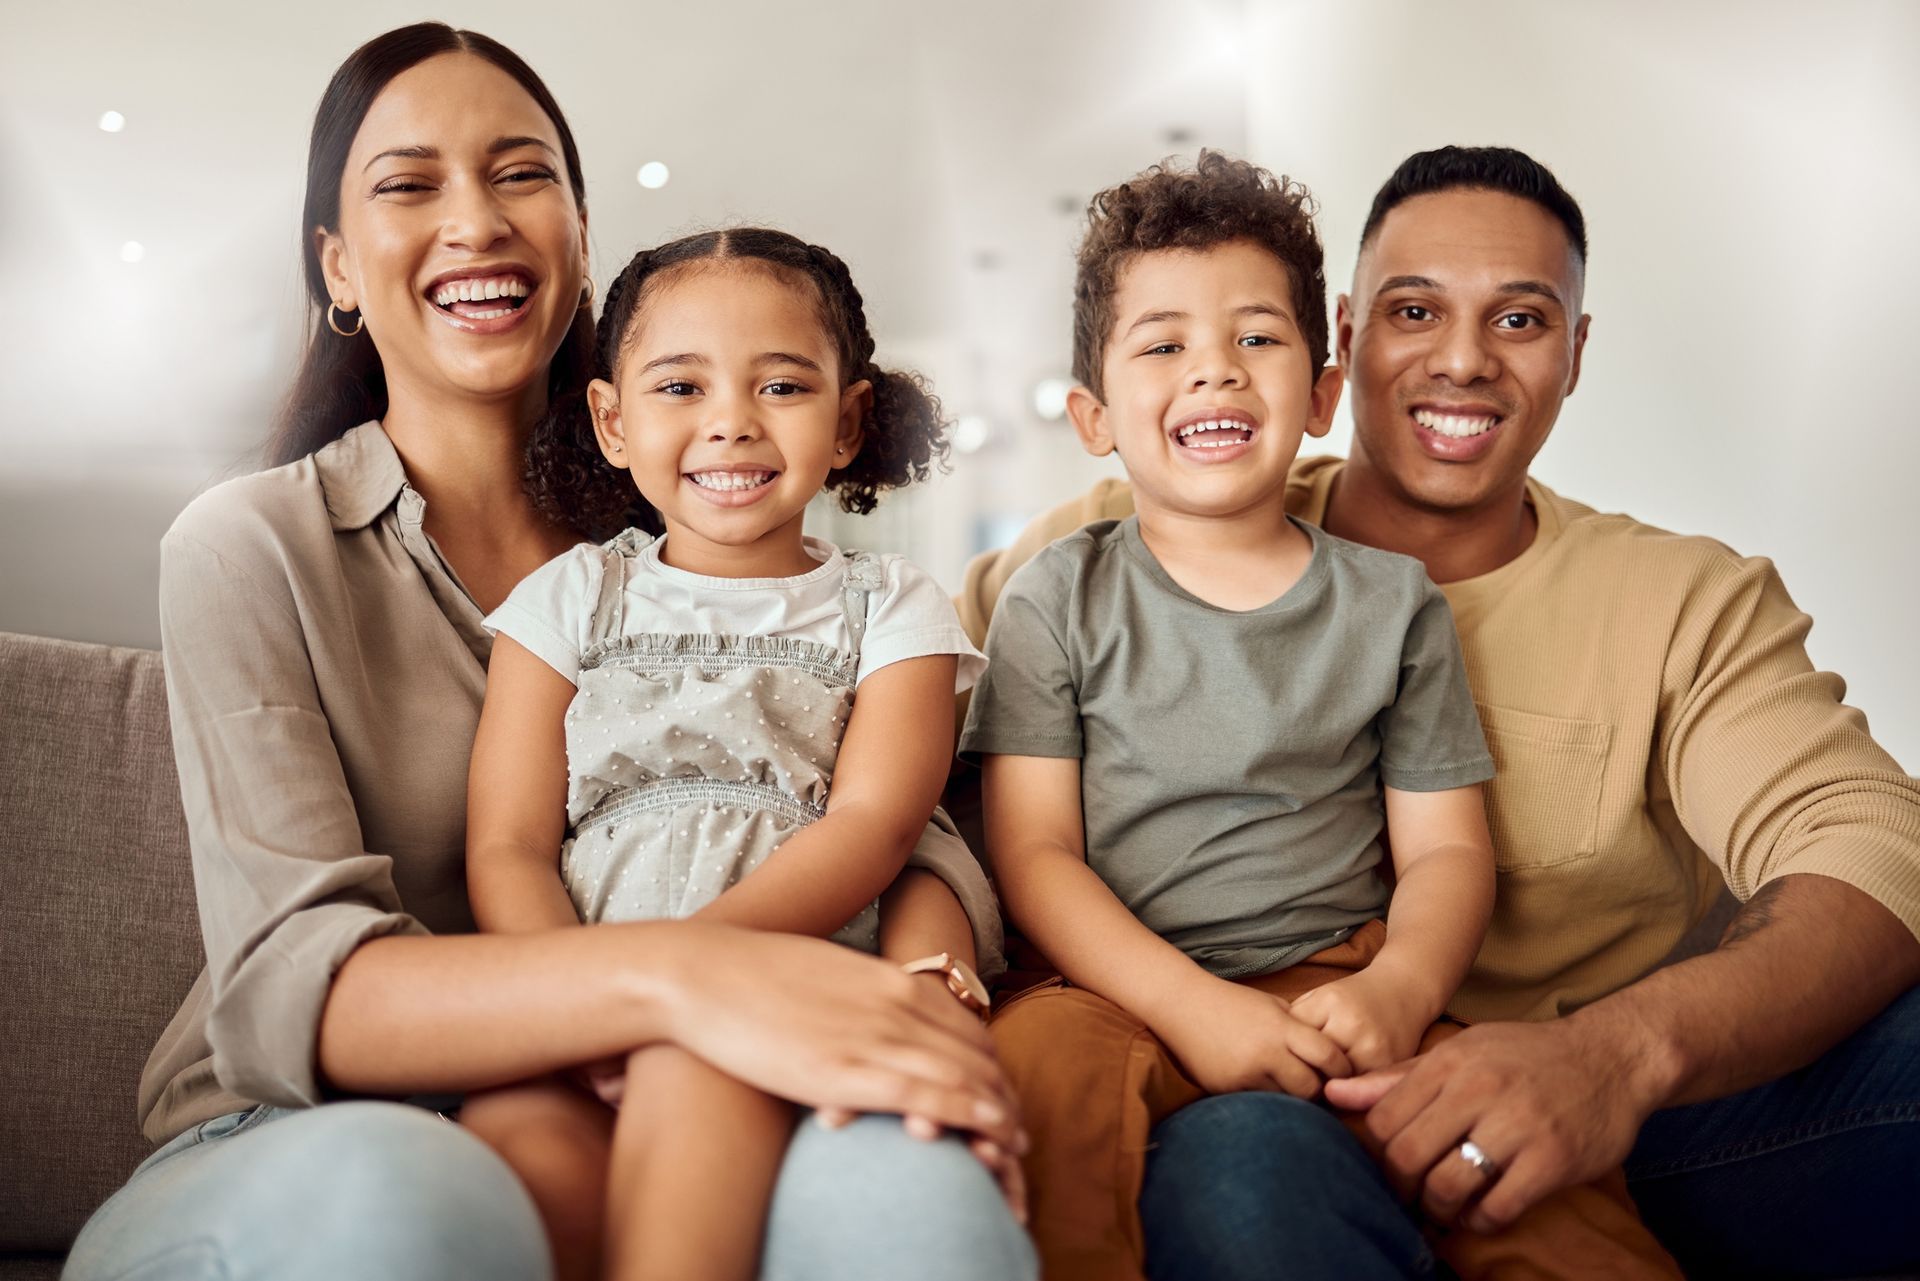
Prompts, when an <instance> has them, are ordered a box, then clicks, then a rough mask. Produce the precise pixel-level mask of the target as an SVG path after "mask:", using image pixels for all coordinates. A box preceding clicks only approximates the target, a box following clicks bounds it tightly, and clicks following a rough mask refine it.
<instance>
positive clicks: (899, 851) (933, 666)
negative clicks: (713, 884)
mask: <svg viewBox="0 0 1920 1281" xmlns="http://www.w3.org/2000/svg"><path fill="white" fill-rule="evenodd" d="M956 667H957V660H955V659H954V658H953V657H952V656H951V655H946V654H934V655H928V656H925V657H921V658H910V659H905V660H903V661H901V662H898V663H891V664H889V665H887V666H886V667H883V668H881V669H880V670H879V671H877V672H874V673H873V674H872V675H871V676H868V677H867V678H866V679H865V680H863V681H861V682H860V692H859V694H858V696H857V697H855V699H854V701H853V713H852V715H851V716H850V717H849V718H848V720H847V733H846V738H845V740H844V741H843V742H842V743H841V745H840V756H839V760H838V762H837V763H836V765H835V767H834V771H833V791H832V794H831V796H830V797H829V799H828V801H827V812H826V815H825V816H824V817H822V818H821V819H820V821H819V822H817V823H814V824H812V825H811V826H809V827H807V828H806V829H805V830H803V831H800V832H797V833H795V834H794V835H793V836H792V837H791V838H790V839H789V840H788V841H787V842H786V843H785V844H784V845H782V846H781V847H780V848H779V849H778V850H777V851H775V853H774V854H773V856H772V857H770V858H769V859H767V861H766V863H765V864H763V865H762V866H761V867H760V868H759V869H758V870H756V871H755V872H754V873H753V875H751V876H748V877H745V878H743V879H742V880H741V881H740V883H739V884H737V885H735V886H733V887H732V888H730V889H728V890H727V891H726V892H725V893H723V894H722V895H721V896H720V897H719V898H717V899H715V900H714V901H713V902H712V903H709V904H708V905H707V906H706V907H704V908H702V909H700V911H699V912H697V913H695V914H694V919H695V920H699V921H707V922H712V923H716V924H724V925H742V926H746V927H748V928H751V929H756V930H775V931H778V932H781V933H787V934H812V935H815V936H819V937H825V936H826V935H828V934H831V933H833V932H834V931H835V930H837V929H839V928H840V927H841V926H843V925H845V924H846V923H847V922H848V921H850V920H852V919H853V917H854V916H855V915H857V914H858V913H859V911H860V909H861V908H863V907H865V906H866V905H867V904H869V903H871V902H873V900H874V899H875V898H877V897H878V896H879V895H880V893H881V891H883V890H885V889H886V888H887V886H888V885H890V884H892V883H893V880H894V878H895V877H897V876H899V875H900V869H901V868H902V867H904V866H905V865H906V861H907V854H908V853H909V852H910V851H911V850H912V849H913V843H914V842H915V841H917V840H919V839H920V833H921V832H922V831H923V830H924V829H925V827H926V825H927V816H928V815H930V814H932V813H933V807H934V806H935V805H936V804H938V803H939V800H940V789H941V788H942V787H943V786H945V784H946V781H947V766H948V763H949V762H950V761H951V760H952V758H953V724H952V722H953V685H954V672H955V668H956ZM936 950H938V949H936Z"/></svg>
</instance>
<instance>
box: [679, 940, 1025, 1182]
mask: <svg viewBox="0 0 1920 1281" xmlns="http://www.w3.org/2000/svg"><path fill="white" fill-rule="evenodd" d="M678 928H679V929H680V930H682V931H684V933H683V934H682V935H681V937H682V938H683V939H685V940H686V942H685V943H684V944H683V945H682V946H681V948H680V949H679V951H678V952H677V954H676V955H677V957H678V960H677V962H676V963H674V964H673V965H672V966H671V967H670V968H671V970H672V973H671V974H670V975H669V976H668V980H669V981H668V982H667V983H666V985H665V1000H664V1008H665V1011H666V1015H667V1032H668V1039H670V1040H672V1041H673V1042H674V1043H675V1044H677V1045H679V1046H681V1047H682V1048H684V1049H687V1050H689V1051H691V1052H693V1053H694V1054H697V1055H699V1056H700V1057H701V1058H703V1059H705V1060H706V1061H707V1062H708V1063H711V1064H712V1065H713V1066H714V1067H717V1068H719V1069H720V1070H721V1071H723V1072H725V1073H727V1074H728V1075H729V1076H732V1077H735V1078H737V1079H739V1080H741V1081H745V1082H746V1083H748V1084H749V1085H753V1086H757V1087H758V1088H760V1089H762V1090H764V1091H766V1092H767V1093H768V1094H773V1095H777V1096H779V1097H781V1098H784V1099H792V1100H793V1101H794V1102H796V1103H803V1104H806V1105H807V1106H809V1107H814V1108H823V1109H827V1108H841V1109H846V1110H850V1111H855V1112H892V1113H896V1114H899V1115H901V1116H907V1115H915V1116H920V1117H924V1118H925V1119H926V1120H928V1121H930V1122H932V1123H933V1124H935V1125H939V1126H944V1127H947V1128H950V1129H955V1130H964V1131H966V1132H968V1133H970V1134H974V1135H977V1136H978V1137H980V1138H982V1139H986V1140H989V1141H991V1142H992V1143H994V1144H996V1145H998V1146H999V1147H1000V1148H1001V1149H1003V1150H1005V1151H1009V1152H1019V1151H1023V1150H1024V1149H1025V1146H1026V1136H1025V1135H1024V1134H1023V1133H1022V1132H1021V1130H1020V1123H1019V1120H1018V1115H1017V1112H1016V1110H1015V1106H1014V1101H1013V1092H1012V1090H1011V1088H1010V1087H1009V1086H1008V1084H1007V1080H1006V1077H1005V1075H1004V1074H1003V1073H1002V1072H1001V1070H1000V1065H999V1063H998V1062H997V1061H996V1060H995V1059H994V1057H993V1044H992V1042H991V1041H990V1040H989V1039H988V1036H987V1030H986V1028H985V1027H983V1026H982V1025H981V1023H980V1020H979V1019H978V1018H976V1017H974V1016H973V1015H971V1014H969V1013H968V1012H967V1011H966V1010H965V1009H963V1008H961V1005H960V1003H959V1002H958V1001H956V1000H954V999H953V997H952V995H951V994H949V993H947V992H944V991H942V990H940V989H939V988H938V987H936V986H935V985H934V984H932V983H928V982H925V981H923V980H920V979H916V978H915V977H913V976H912V975H908V974H905V973H902V972H901V970H900V968H899V967H898V966H896V965H893V964H890V963H889V962H886V961H883V960H880V959H878V958H876V957H871V956H864V955H861V954H860V953H858V952H852V951H849V950H848V949H846V948H844V947H841V946H840V945H838V944H836V943H828V942H825V941H824V940H820V939H809V938H800V937H797V936H794V935H787V934H767V933H762V932H759V931H752V930H739V929H733V928H729V927H725V926H706V925H695V924H693V923H691V922H682V923H681V924H680V926H679V927H678Z"/></svg>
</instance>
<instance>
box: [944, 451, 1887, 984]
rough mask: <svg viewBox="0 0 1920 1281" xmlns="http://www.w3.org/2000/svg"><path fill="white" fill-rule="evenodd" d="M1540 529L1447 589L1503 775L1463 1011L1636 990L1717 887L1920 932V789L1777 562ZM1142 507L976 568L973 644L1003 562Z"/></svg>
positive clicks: (1006, 565) (1543, 494)
mask: <svg viewBox="0 0 1920 1281" xmlns="http://www.w3.org/2000/svg"><path fill="white" fill-rule="evenodd" d="M1341 466H1342V464H1341V462H1340V460H1338V459H1332V458H1312V459H1306V460H1303V461H1302V462H1300V463H1298V464H1296V466H1295V468H1294V474H1293V476H1292V478H1291V480H1290V482H1289V484H1288V488H1287V507H1288V509H1289V510H1290V511H1292V512H1293V513H1294V514H1295V515H1297V516H1299V517H1301V518H1302V519H1304V520H1309V521H1314V522H1318V521H1320V520H1321V518H1322V517H1323V516H1324V514H1325V512H1326V506H1327V495H1328V493H1329V491H1330V489H1331V487H1332V483H1333V479H1334V477H1335V476H1336V475H1338V474H1339V470H1340V467H1341ZM1528 496H1529V499H1530V501H1531V502H1532V504H1533V506H1534V510H1535V513H1536V515H1537V516H1538V518H1539V533H1538V534H1537V535H1536V537H1535V538H1534V541H1533V545H1532V546H1531V547H1529V548H1528V549H1527V550H1526V551H1525V552H1524V553H1522V554H1521V555H1520V556H1519V557H1518V558H1517V559H1516V560H1514V561H1512V562H1511V563H1509V564H1507V565H1503V566H1502V567H1501V568H1499V569H1497V570H1494V571H1493V572H1492V573H1490V574H1484V575H1482V576H1480V577H1478V578H1471V579H1466V580H1463V581H1461V582H1457V583H1445V584H1442V588H1443V590H1444V591H1445V592H1446V595H1447V600H1448V602H1449V603H1450V604H1451V605H1452V606H1453V615H1454V622H1455V625H1456V626H1457V627H1458V628H1459V631H1460V642H1461V647H1462V649H1463V650H1464V651H1465V654H1466V661H1467V677H1468V679H1469V681H1470V682H1471V683H1472V685H1473V690H1474V698H1475V701H1476V703H1477V704H1478V705H1479V708H1480V719H1481V724H1482V726H1483V727H1484V728H1485V730H1486V733H1487V742H1488V745H1489V746H1490V747H1491V748H1492V751H1493V758H1494V762H1495V764H1496V765H1497V767H1498V770H1499V774H1498V776H1497V777H1496V778H1495V780H1494V781H1493V782H1492V783H1491V784H1490V785H1489V786H1488V796H1487V803H1488V818H1489V820H1490V822H1491V825H1492V828H1493V841H1494V849H1495V852H1496V855H1497V857H1498V863H1499V871H1500V879H1499V896H1498V901H1497V903H1496V905H1495V908H1494V915H1493V925H1492V928H1491V929H1490V930H1489V931H1488V933H1487V939H1486V943H1485V945H1484V946H1483V947H1482V948H1481V950H1480V955H1479V958H1478V959H1477V960H1476V961H1475V963H1474V968H1473V972H1472V973H1471V974H1470V975H1469V976H1468V978H1467V981H1466V983H1465V984H1464V985H1463V986H1462V987H1461V989H1460V992H1459V994H1458V995H1457V996H1456V997H1455V999H1454V1002H1453V1005H1452V1007H1451V1008H1452V1010H1453V1012H1454V1013H1455V1014H1457V1015H1458V1016H1460V1017H1462V1018H1465V1019H1469V1020H1479V1019H1544V1018H1552V1017H1554V1016H1555V1015H1559V1014H1564V1013H1567V1012H1568V1011H1571V1010H1573V1009H1576V1008H1578V1007H1579V1006H1581V1005H1583V1004H1586V1003H1587V1002H1589V1001H1592V1000H1595V999H1597V998H1599V997H1601V996H1605V995H1606V994H1607V993H1609V992H1613V991H1615V990H1617V989H1619V988H1621V987H1624V986H1626V985H1627V984H1629V983H1632V982H1633V981H1634V980H1636V979H1638V978H1639V977H1640V976H1642V975H1643V974H1645V973H1646V972H1647V971H1648V970H1650V969H1652V968H1653V967H1654V966H1656V965H1657V964H1658V963H1659V962H1660V961H1661V960H1662V959H1663V958H1664V957H1665V956H1666V955H1667V954H1668V953H1669V952H1670V951H1672V949H1673V947H1674V945H1675V944H1676V943H1677V942H1678V941H1679V940H1680V938H1681V936H1682V935H1684V934H1685V933H1686V932H1687V930H1688V929H1690V928H1691V927H1692V926H1693V924H1694V923H1695V922H1696V921H1698V920H1699V919H1700V917H1701V915H1702V914H1703V913H1705V911H1706V910H1707V908H1708V906H1709V905H1710V904H1711V903H1712V901H1713V899H1714V897H1715V896H1716V895H1717V894H1718V892H1719V889H1720V886H1721V884H1722V883H1723V882H1724V883H1725V884H1726V885H1727V886H1728V887H1729V888H1731V889H1732V891H1733V892H1734V894H1735V895H1736V896H1738V897H1739V898H1741V899H1743V900H1744V899H1746V898H1749V897H1751V896H1752V894H1753V893H1754V891H1755V890H1757V889H1759V888H1760V886H1762V885H1764V884H1765V883H1766V882H1767V881H1769V880H1772V879H1773V878H1775V877H1778V876H1784V875H1787V874H1788V873H1796V872H1813V873H1818V874H1820V875H1823V876H1831V877H1834V878H1836V879H1838V880H1841V881H1845V882H1846V883H1848V884H1849V885H1852V886H1855V887H1856V888H1858V889H1860V890H1861V891H1863V892H1865V893H1867V894H1869V895H1871V896H1872V897H1873V898H1874V899H1876V900H1877V901H1879V902H1880V903H1883V904H1885V905H1886V906H1887V907H1888V908H1889V909H1890V910H1891V911H1893V912H1894V913H1895V914H1896V915H1897V916H1899V918H1900V919H1901V920H1902V921H1903V922H1905V924H1906V926H1907V928H1908V929H1910V930H1913V931H1914V932H1915V934H1916V935H1920V782H1916V780H1915V779H1913V778H1910V777H1908V776H1907V774H1906V773H1904V772H1903V771H1902V770H1901V769H1900V767H1899V766H1898V765H1897V764H1896V763H1895V762H1894V760H1893V759H1892V758H1891V757H1890V756H1888V755H1887V753H1886V752H1885V751H1884V750H1882V749H1881V748H1880V746H1879V745H1878V744H1876V743H1875V742H1874V741H1873V739H1872V738H1871V737H1870V736H1869V735H1868V733H1867V725H1866V718H1865V717H1864V716H1862V715H1861V714H1860V712H1858V711H1856V710H1855V709H1853V708H1850V707H1846V706H1844V705H1843V704H1842V703H1841V701H1840V700H1841V698H1842V697H1843V696H1844V695H1845V692H1846V686H1845V684H1844V683H1843V682H1842V681H1841V680H1840V678H1839V677H1837V676H1835V675H1833V674H1831V673H1826V672H1817V671H1815V670H1814V669H1813V665H1812V664H1811V663H1810V662H1809V661H1808V659H1807V654H1806V650H1805V648H1804V641H1805V639H1806V635H1807V631H1808V629H1809V628H1810V627H1811V626H1812V620H1811V619H1809V618H1808V617H1807V616H1806V615H1805V614H1803V613H1801V612H1800V611H1799V610H1798V609H1796V608H1795V607H1794V604H1793V601H1792V600H1791V599H1789V598H1788V596H1787V591H1786V588H1785V587H1784V586H1783V585H1782V584H1781V582H1780V576H1779V575H1778V574H1777V573H1776V572H1775V571H1774V568H1773V564H1772V562H1770V561H1767V560H1764V559H1760V558H1748V557H1741V556H1737V555H1735V554H1734V553H1733V552H1731V551H1729V550H1728V549H1727V548H1726V547H1724V546H1722V545H1721V544H1719V543H1717V542H1714V541H1713V540H1712V539H1708V538H1699V537H1692V536H1684V535H1679V534H1670V533H1667V532H1665V531H1664V530H1659V529H1655V528H1653V527H1651V526H1649V525H1643V524H1640V523H1639V522H1638V521H1635V520H1632V519H1631V518H1629V517H1626V516H1619V515H1603V514H1601V513H1598V512H1595V511H1594V510H1593V509H1591V508H1589V507H1584V506H1582V505H1580V504H1579V503H1575V502H1571V501H1569V500H1567V499H1564V498H1561V497H1560V496H1559V495H1557V494H1555V493H1554V492H1553V491H1552V490H1550V489H1548V488H1547V487H1546V486H1544V485H1541V484H1539V483H1538V482H1534V481H1529V482H1528ZM1132 510H1133V495H1132V491H1131V490H1130V489H1129V488H1128V486H1127V485H1126V484H1125V483H1123V482H1120V481H1102V482H1101V483H1099V484H1097V485H1095V486H1094V487H1093V489H1091V490H1090V491H1088V492H1087V493H1086V494H1084V495H1082V496H1081V497H1079V498H1077V499H1075V500H1073V501H1071V502H1068V503H1065V504H1062V505H1061V506H1059V507H1056V508H1055V509H1053V510H1052V511H1050V512H1048V513H1046V514H1045V515H1043V516H1041V517H1040V518H1039V519H1038V520H1036V521H1034V523H1033V524H1032V525H1030V526H1029V527H1028V528H1027V529H1026V530H1025V531H1024V532H1023V533H1022V534H1021V536H1020V537H1019V539H1018V540H1016V541H1015V543H1014V545H1013V546H1012V547H1009V548H1007V549H1006V550H1005V551H1001V552H989V553H987V554H986V555H984V556H981V557H979V558H978V559H976V560H975V561H974V563H973V564H972V565H970V566H969V567H968V570H967V578H966V585H965V587H964V588H963V589H962V592H961V596H960V600H959V606H960V616H961V619H962V621H963V622H965V624H966V626H967V630H968V633H969V634H970V635H971V636H972V637H973V639H974V642H975V643H976V644H980V643H983V642H984V640H985V638H986V627H987V620H988V618H989V616H990V615H991V613H992V610H993V604H994V601H995V600H997V599H998V598H999V595H1000V591H1001V589H1002V588H1003V587H1004V586H1005V585H1006V581H1007V578H1008V576H1009V575H1011V574H1012V573H1013V571H1014V570H1015V569H1017V568H1018V567H1019V566H1020V565H1021V564H1023V563H1025V561H1026V560H1027V559H1028V558H1030V557H1031V556H1032V555H1033V554H1034V553H1035V552H1037V551H1038V550H1039V549H1040V548H1042V547H1044V546H1045V545H1046V544H1047V543H1049V542H1051V541H1052V540H1053V539H1055V538H1058V537H1061V536H1062V535H1065V534H1067V533H1070V532H1072V531H1073V530H1074V529H1077V528H1078V527H1079V526H1081V525H1083V524H1086V523H1087V522H1089V521H1094V520H1103V519H1108V518H1111V517H1120V516H1124V515H1126V514H1128V513H1129V512H1131V511H1132Z"/></svg>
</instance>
